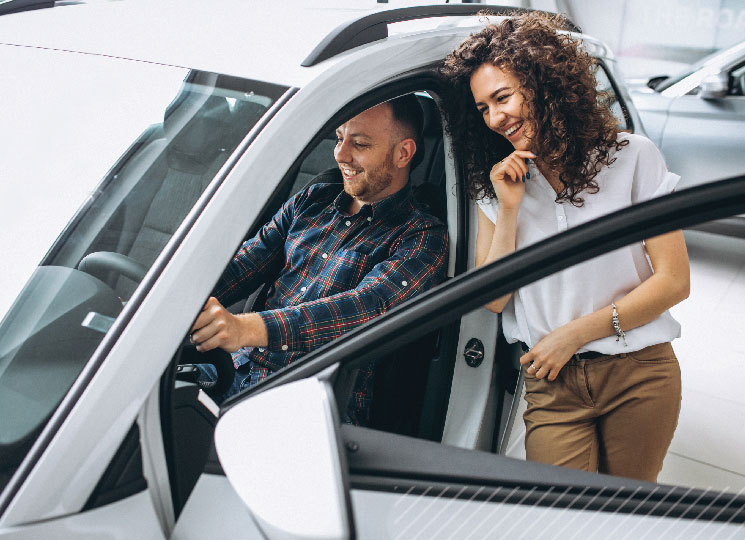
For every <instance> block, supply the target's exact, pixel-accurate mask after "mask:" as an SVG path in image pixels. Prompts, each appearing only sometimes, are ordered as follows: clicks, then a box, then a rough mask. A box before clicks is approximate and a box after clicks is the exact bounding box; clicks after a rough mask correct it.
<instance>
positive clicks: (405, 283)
mask: <svg viewBox="0 0 745 540" xmlns="http://www.w3.org/2000/svg"><path fill="white" fill-rule="evenodd" d="M408 284H409V282H408V281H405V280H404V281H402V282H401V285H403V286H404V287H406V286H407V285H408Z"/></svg>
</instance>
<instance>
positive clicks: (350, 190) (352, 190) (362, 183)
mask: <svg viewBox="0 0 745 540" xmlns="http://www.w3.org/2000/svg"><path fill="white" fill-rule="evenodd" d="M394 167H395V166H394V164H393V151H392V150H391V151H390V152H389V153H388V155H387V156H386V158H385V162H384V163H383V164H382V165H379V166H378V167H375V168H374V169H370V170H367V169H365V171H364V172H363V173H362V174H361V175H360V177H359V178H358V179H356V180H353V181H348V180H346V179H345V180H344V191H346V192H347V194H349V195H350V196H352V197H354V198H355V199H360V200H363V201H365V200H369V199H370V198H371V197H374V196H375V195H377V194H378V193H380V192H381V191H383V190H385V189H387V188H388V187H389V186H390V185H391V183H392V182H393V174H392V173H391V171H392V170H393V169H394Z"/></svg>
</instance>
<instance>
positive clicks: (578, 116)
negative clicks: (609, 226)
mask: <svg viewBox="0 0 745 540" xmlns="http://www.w3.org/2000/svg"><path fill="white" fill-rule="evenodd" d="M484 15H486V14H484ZM565 29H567V22H566V19H565V18H563V17H562V16H560V15H551V14H547V13H541V12H530V13H527V14H524V15H521V16H519V17H514V18H508V19H505V20H504V21H502V22H501V23H499V24H489V25H487V26H486V27H485V28H484V29H483V30H481V31H480V32H478V33H475V34H471V35H470V36H469V37H468V38H467V39H466V40H465V41H464V42H463V43H461V44H460V45H459V46H458V48H457V49H455V50H454V51H453V52H452V53H450V55H448V57H447V58H446V59H445V62H444V65H443V66H442V68H441V70H440V72H441V75H442V76H443V77H444V79H445V81H446V85H445V86H446V92H445V95H443V98H444V100H443V105H444V109H445V111H444V112H445V116H446V119H447V131H448V133H449V134H450V136H451V139H452V144H453V151H454V152H455V154H456V155H457V156H458V157H459V158H460V159H462V160H463V162H464V163H465V166H466V174H467V177H468V194H469V196H470V197H471V198H473V199H484V198H495V197H496V194H495V192H494V187H493V186H492V183H491V181H490V180H489V172H490V171H491V168H492V166H493V165H494V164H495V163H496V162H498V161H501V160H502V159H504V158H505V157H506V156H507V155H509V154H510V153H512V152H513V150H514V149H513V147H512V144H511V143H510V142H509V141H508V140H507V139H505V138H504V137H502V136H501V135H499V134H497V133H495V132H493V131H491V130H490V129H489V128H488V127H487V126H486V124H485V122H484V120H483V118H482V117H481V114H480V113H479V112H478V111H477V109H476V107H475V104H474V98H473V95H472V94H471V88H470V80H471V76H472V75H473V73H474V72H475V71H476V70H477V69H478V68H479V67H480V66H482V65H483V64H487V63H488V64H492V65H494V66H496V67H498V68H500V69H503V70H506V71H509V72H510V73H512V74H513V75H514V76H515V77H516V78H517V80H518V81H519V82H520V86H521V88H520V92H521V94H522V95H523V97H524V99H525V105H526V107H527V108H528V110H527V113H528V115H529V116H530V117H531V118H532V119H533V120H534V122H535V126H536V127H535V131H536V132H535V133H534V135H533V142H532V145H531V151H532V152H533V153H534V154H536V155H537V156H539V157H540V160H541V162H542V163H543V164H545V165H546V166H547V167H549V168H550V169H551V170H554V171H557V172H559V180H560V182H561V184H562V186H563V189H562V190H561V192H560V193H559V194H558V195H557V196H556V201H557V202H559V201H564V200H565V201H569V202H570V203H571V204H573V205H575V206H582V205H583V203H584V199H583V198H582V197H581V196H580V194H581V193H583V192H587V193H596V192H597V191H598V184H597V182H596V181H595V176H596V175H597V174H598V172H599V171H600V170H601V169H602V168H603V167H604V166H606V165H610V164H611V163H613V162H614V161H615V157H611V156H610V150H611V148H615V149H616V150H620V149H621V148H622V147H623V146H625V145H626V144H628V141H621V142H617V140H616V136H617V133H618V127H617V122H616V119H615V117H614V116H613V113H612V112H611V110H610V107H609V97H608V95H607V93H601V92H598V90H597V89H596V81H595V76H594V75H595V72H596V70H597V69H598V65H597V62H596V60H595V59H594V58H593V57H592V56H590V55H589V54H588V53H587V52H586V51H585V50H584V49H583V48H582V47H581V45H580V42H579V41H578V40H577V39H575V38H573V37H572V36H571V35H569V34H567V33H565V32H560V30H565Z"/></svg>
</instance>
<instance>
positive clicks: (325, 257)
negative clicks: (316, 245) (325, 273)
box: [321, 253, 329, 259]
mask: <svg viewBox="0 0 745 540" xmlns="http://www.w3.org/2000/svg"><path fill="white" fill-rule="evenodd" d="M321 258H322V259H328V258H329V254H328V253H324V254H323V255H321Z"/></svg>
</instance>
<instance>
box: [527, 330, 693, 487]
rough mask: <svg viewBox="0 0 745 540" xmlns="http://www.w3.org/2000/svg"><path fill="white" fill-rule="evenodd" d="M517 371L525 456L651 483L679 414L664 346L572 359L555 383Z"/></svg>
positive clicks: (672, 362) (673, 366) (674, 365)
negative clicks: (521, 376) (520, 381)
mask: <svg viewBox="0 0 745 540" xmlns="http://www.w3.org/2000/svg"><path fill="white" fill-rule="evenodd" d="M523 373H524V375H525V399H526V401H527V410H526V411H525V415H524V416H523V418H524V420H525V450H526V454H527V459H529V460H532V461H540V462H542V463H549V464H552V465H561V466H565V467H571V468H574V469H582V470H586V471H597V472H602V473H607V474H613V475H617V476H624V477H628V478H637V479H640V480H647V481H650V482H654V481H656V479H657V475H658V474H659V472H660V469H662V461H663V459H664V458H665V454H666V453H667V449H668V447H669V446H670V441H671V440H672V438H673V433H674V432H675V427H676V426H677V424H678V414H679V413H680V400H681V385H680V367H679V366H678V360H677V358H676V357H675V353H674V352H673V348H672V346H671V345H670V343H661V344H659V345H652V346H650V347H646V348H644V349H641V350H639V351H635V352H631V353H628V354H617V355H612V356H601V357H599V358H594V359H591V360H576V359H574V358H572V360H570V361H569V362H568V363H567V364H566V365H565V366H564V368H562V370H561V372H560V373H559V376H558V377H557V378H556V380H555V381H549V380H547V379H540V380H539V379H536V378H535V376H533V375H529V374H528V373H527V371H526V370H525V369H523Z"/></svg>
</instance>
